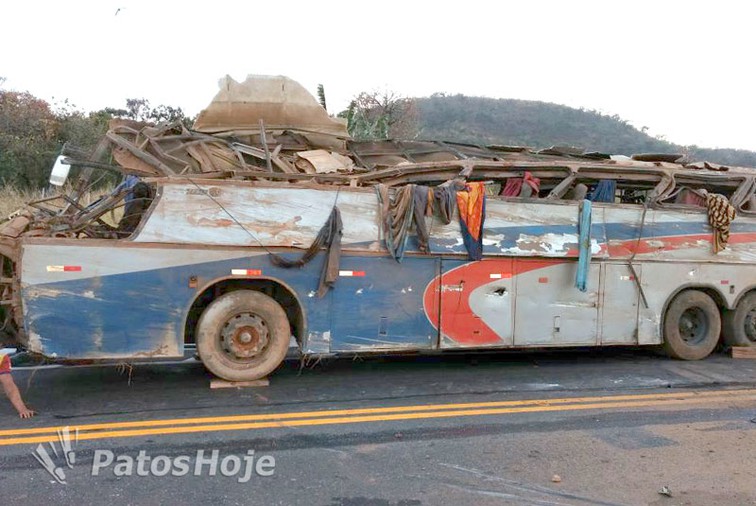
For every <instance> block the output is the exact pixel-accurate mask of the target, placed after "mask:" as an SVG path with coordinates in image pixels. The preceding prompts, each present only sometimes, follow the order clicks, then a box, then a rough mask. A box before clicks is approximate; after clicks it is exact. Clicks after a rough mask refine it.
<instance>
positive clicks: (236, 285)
mask: <svg viewBox="0 0 756 506" xmlns="http://www.w3.org/2000/svg"><path fill="white" fill-rule="evenodd" d="M237 290H252V291H256V292H261V293H263V294H265V295H267V296H269V297H270V298H272V299H273V300H275V301H276V302H277V303H278V304H279V305H281V307H282V308H283V310H284V312H285V313H286V316H287V319H288V321H289V326H290V327H291V332H292V335H293V336H294V338H295V339H296V340H297V343H298V344H299V345H300V347H301V345H302V343H304V336H305V333H306V331H307V319H306V315H305V312H304V306H303V304H302V303H301V301H300V300H299V298H298V297H297V295H296V292H295V291H294V290H293V289H292V288H291V287H289V286H288V285H287V284H285V283H282V282H281V281H279V280H276V279H270V278H238V277H233V278H231V277H229V278H222V279H217V280H214V281H212V282H211V283H208V284H207V285H205V286H204V287H203V288H202V290H201V291H200V292H199V293H198V294H197V296H196V297H195V298H194V300H193V301H192V304H191V306H190V307H189V310H188V311H187V313H186V318H185V322H184V343H186V344H192V343H195V342H196V331H197V325H198V324H199V320H200V317H201V316H202V313H203V312H204V311H205V309H207V307H208V306H210V304H212V302H213V301H214V300H216V299H217V298H219V297H221V296H223V295H224V294H226V293H229V292H233V291H237Z"/></svg>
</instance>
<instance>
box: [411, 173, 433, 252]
mask: <svg viewBox="0 0 756 506" xmlns="http://www.w3.org/2000/svg"><path fill="white" fill-rule="evenodd" d="M412 199H413V200H414V202H413V210H412V218H413V221H414V222H415V230H416V231H417V243H418V248H419V249H420V251H422V252H423V253H428V252H429V249H428V241H429V240H430V237H429V235H428V227H427V226H426V225H425V217H426V216H431V215H432V214H433V191H432V190H431V189H430V188H428V187H427V186H421V185H415V188H414V189H413V191H412Z"/></svg>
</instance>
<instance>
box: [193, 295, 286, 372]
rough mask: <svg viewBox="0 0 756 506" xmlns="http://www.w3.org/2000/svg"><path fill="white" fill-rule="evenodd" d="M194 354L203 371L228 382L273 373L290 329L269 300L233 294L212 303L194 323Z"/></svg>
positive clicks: (282, 313) (282, 356) (280, 359)
mask: <svg viewBox="0 0 756 506" xmlns="http://www.w3.org/2000/svg"><path fill="white" fill-rule="evenodd" d="M196 335H197V352H198V354H199V356H200V359H201V360H202V363H203V364H204V365H205V367H206V368H207V369H208V370H209V371H210V372H212V373H213V374H215V375H216V376H218V377H220V378H223V379H225V380H228V381H251V380H256V379H260V378H263V377H265V376H267V375H268V374H270V373H271V372H273V371H274V370H275V369H276V368H277V367H278V366H279V365H280V364H281V362H283V359H284V358H285V357H286V352H287V351H288V349H289V339H290V336H291V328H290V326H289V320H288V319H287V318H286V312H285V311H284V309H283V308H282V307H281V305H280V304H279V303H278V302H276V301H275V300H274V299H273V298H271V297H268V296H267V295H265V294H264V293H260V292H256V291H253V290H236V291H233V292H229V293H226V294H224V295H222V296H220V297H218V298H217V299H215V300H214V301H213V302H212V303H211V304H210V305H209V306H208V307H207V309H205V311H204V312H203V313H202V316H201V317H200V319H199V322H198V323H197V334H196Z"/></svg>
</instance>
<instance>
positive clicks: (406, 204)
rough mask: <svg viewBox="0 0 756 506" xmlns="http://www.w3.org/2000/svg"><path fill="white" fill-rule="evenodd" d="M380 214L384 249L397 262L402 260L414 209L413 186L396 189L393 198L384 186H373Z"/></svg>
mask: <svg viewBox="0 0 756 506" xmlns="http://www.w3.org/2000/svg"><path fill="white" fill-rule="evenodd" d="M375 192H376V195H377V196H378V204H379V205H380V212H381V233H382V235H383V240H384V241H385V243H386V248H387V249H388V250H389V253H391V256H393V257H394V259H395V260H396V261H397V262H401V261H402V258H404V250H405V248H406V246H407V236H408V235H409V229H410V225H411V224H412V220H413V216H414V209H415V185H413V184H408V185H406V186H402V187H401V188H397V189H396V192H395V193H394V195H393V197H392V196H391V195H389V188H388V186H386V185H384V184H378V185H375Z"/></svg>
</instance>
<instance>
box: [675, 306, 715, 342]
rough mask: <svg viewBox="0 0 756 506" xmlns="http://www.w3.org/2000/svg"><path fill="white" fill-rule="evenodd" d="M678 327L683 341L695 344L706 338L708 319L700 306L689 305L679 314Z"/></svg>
mask: <svg viewBox="0 0 756 506" xmlns="http://www.w3.org/2000/svg"><path fill="white" fill-rule="evenodd" d="M678 328H679V330H680V337H682V339H683V341H685V342H686V343H688V344H690V345H693V346H695V345H698V344H701V343H702V342H704V341H705V340H706V336H707V335H708V333H709V319H708V318H707V317H706V313H705V312H704V310H703V309H701V308H700V307H690V308H688V309H686V310H685V311H684V312H683V314H682V315H680V321H679V323H678Z"/></svg>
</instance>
